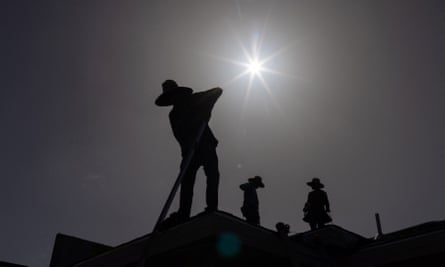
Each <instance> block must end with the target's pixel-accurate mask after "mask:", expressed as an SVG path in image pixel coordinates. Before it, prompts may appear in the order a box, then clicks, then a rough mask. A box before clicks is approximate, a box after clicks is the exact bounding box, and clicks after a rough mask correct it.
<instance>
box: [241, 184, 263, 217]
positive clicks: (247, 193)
mask: <svg viewBox="0 0 445 267" xmlns="http://www.w3.org/2000/svg"><path fill="white" fill-rule="evenodd" d="M239 187H240V189H241V190H243V191H244V201H243V206H242V207H241V212H242V214H243V216H244V217H245V218H246V221H247V222H248V223H250V224H254V225H259V224H260V213H259V211H258V208H259V202H258V194H257V193H256V190H257V189H258V188H260V187H261V188H263V187H264V184H263V180H262V178H261V177H260V176H255V177H253V178H249V179H248V182H247V183H244V184H242V185H240V186H239Z"/></svg>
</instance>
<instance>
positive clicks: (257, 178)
mask: <svg viewBox="0 0 445 267" xmlns="http://www.w3.org/2000/svg"><path fill="white" fill-rule="evenodd" d="M248 181H249V183H251V184H252V185H253V186H255V187H256V188H259V187H264V184H263V179H262V178H261V177H260V176H255V177H252V178H249V179H248Z"/></svg>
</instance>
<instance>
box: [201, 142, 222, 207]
mask: <svg viewBox="0 0 445 267" xmlns="http://www.w3.org/2000/svg"><path fill="white" fill-rule="evenodd" d="M203 167H204V173H205V175H206V176H207V189H206V202H207V208H206V211H216V210H217V209H218V186H219V169H218V156H217V155H216V150H215V149H211V150H210V151H209V152H207V153H205V158H204V164H203Z"/></svg>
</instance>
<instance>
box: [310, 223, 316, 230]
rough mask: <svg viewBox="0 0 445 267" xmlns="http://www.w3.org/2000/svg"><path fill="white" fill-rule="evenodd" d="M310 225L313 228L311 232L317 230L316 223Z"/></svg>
mask: <svg viewBox="0 0 445 267" xmlns="http://www.w3.org/2000/svg"><path fill="white" fill-rule="evenodd" d="M309 225H310V226H311V230H315V229H317V223H316V222H310V223H309Z"/></svg>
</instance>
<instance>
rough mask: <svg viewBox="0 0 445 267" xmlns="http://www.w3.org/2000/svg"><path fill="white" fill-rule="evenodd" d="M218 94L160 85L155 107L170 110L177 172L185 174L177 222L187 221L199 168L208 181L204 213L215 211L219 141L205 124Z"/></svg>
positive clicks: (217, 91)
mask: <svg viewBox="0 0 445 267" xmlns="http://www.w3.org/2000/svg"><path fill="white" fill-rule="evenodd" d="M221 94H222V89H221V88H214V89H210V90H207V91H204V92H198V93H193V90H192V89H191V88H188V87H182V86H178V84H177V83H176V82H175V81H173V80H166V81H165V82H164V83H162V94H161V95H160V96H159V97H158V98H157V99H156V101H155V104H156V105H158V106H173V108H172V110H171V111H170V113H169V119H170V124H171V127H172V130H173V135H174V136H175V138H176V140H177V141H178V143H179V145H180V146H181V154H182V161H181V166H180V168H181V171H183V172H184V176H183V179H182V182H181V193H180V199H179V210H178V212H177V214H176V216H177V217H178V218H177V219H178V220H179V221H184V220H186V219H187V218H189V217H190V212H191V207H192V199H193V187H194V184H195V179H196V173H197V171H198V169H199V168H200V167H201V166H202V167H203V168H204V173H205V175H206V177H207V188H206V203H207V207H206V211H208V212H211V211H216V210H217V209H218V185H219V169H218V157H217V154H216V146H217V145H218V140H217V139H216V138H215V136H214V135H213V133H212V131H211V130H210V127H209V126H208V121H209V120H210V116H211V112H212V108H213V106H214V105H215V102H216V101H217V100H218V98H219V97H220V96H221ZM199 135H200V136H199ZM191 149H194V154H193V157H192V158H191V160H190V162H189V163H188V162H186V157H187V156H188V155H189V153H190V151H191Z"/></svg>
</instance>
